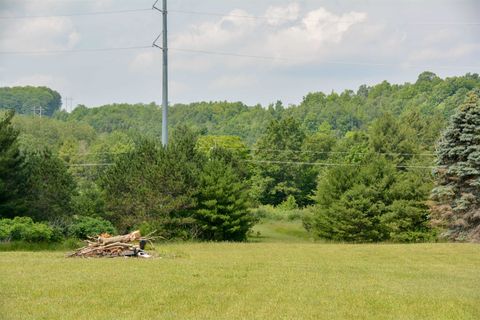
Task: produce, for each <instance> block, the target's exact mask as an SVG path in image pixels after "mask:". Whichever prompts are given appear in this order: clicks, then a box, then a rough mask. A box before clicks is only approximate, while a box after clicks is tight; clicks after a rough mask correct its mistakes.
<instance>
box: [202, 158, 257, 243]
mask: <svg viewBox="0 0 480 320" xmlns="http://www.w3.org/2000/svg"><path fill="white" fill-rule="evenodd" d="M197 197H198V205H197V208H196V210H195V214H194V217H195V219H196V221H197V224H198V226H199V229H200V230H199V237H200V238H201V239H205V240H215V241H222V240H227V241H232V240H233V241H243V240H245V239H246V235H247V232H248V230H249V229H250V228H251V226H252V222H253V220H252V217H251V216H250V213H249V210H248V204H249V203H248V192H247V185H246V184H245V182H243V181H242V179H241V178H240V176H239V175H238V174H236V173H235V171H234V168H233V167H232V166H231V165H230V164H229V163H226V162H225V161H224V160H222V159H221V158H216V159H215V158H213V159H210V160H209V161H207V162H206V163H205V165H204V166H203V168H202V173H201V175H200V182H199V194H198V196H197Z"/></svg>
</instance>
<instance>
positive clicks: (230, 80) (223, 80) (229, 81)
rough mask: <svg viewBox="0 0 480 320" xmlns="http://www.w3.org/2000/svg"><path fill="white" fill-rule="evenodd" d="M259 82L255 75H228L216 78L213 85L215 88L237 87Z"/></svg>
mask: <svg viewBox="0 0 480 320" xmlns="http://www.w3.org/2000/svg"><path fill="white" fill-rule="evenodd" d="M256 84H257V81H256V78H255V77H254V76H247V75H227V76H222V77H219V78H217V79H215V80H214V81H213V82H212V83H211V87H213V88H215V89H237V88H245V87H251V86H254V85H256Z"/></svg>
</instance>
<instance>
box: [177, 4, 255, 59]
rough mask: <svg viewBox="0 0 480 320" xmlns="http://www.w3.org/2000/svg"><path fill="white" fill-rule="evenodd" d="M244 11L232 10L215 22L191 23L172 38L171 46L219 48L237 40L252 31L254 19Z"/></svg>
mask: <svg viewBox="0 0 480 320" xmlns="http://www.w3.org/2000/svg"><path fill="white" fill-rule="evenodd" d="M249 16H251V15H249V14H248V13H247V12H246V11H243V10H239V9H236V10H233V11H231V12H230V13H229V15H228V16H225V17H223V18H221V19H220V20H218V21H216V22H204V23H201V24H198V25H192V26H191V28H190V30H189V31H188V32H184V33H181V34H179V35H177V36H176V37H174V38H173V41H172V44H171V46H172V48H192V49H201V48H203V49H204V48H219V47H223V46H227V45H231V44H234V43H236V42H238V41H239V40H240V39H241V38H242V37H245V36H246V35H249V34H250V33H251V32H253V31H254V27H255V26H256V21H255V20H254V19H248V18H245V17H249Z"/></svg>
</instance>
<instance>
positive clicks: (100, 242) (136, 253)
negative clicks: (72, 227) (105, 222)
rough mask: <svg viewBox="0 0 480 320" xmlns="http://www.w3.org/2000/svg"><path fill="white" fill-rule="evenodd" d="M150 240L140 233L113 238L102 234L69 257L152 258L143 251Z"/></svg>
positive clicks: (135, 232) (88, 241)
mask: <svg viewBox="0 0 480 320" xmlns="http://www.w3.org/2000/svg"><path fill="white" fill-rule="evenodd" d="M147 241H149V240H148V238H142V236H141V234H140V231H138V230H137V231H134V232H132V233H129V234H126V235H122V236H115V237H112V236H110V235H109V234H101V235H99V236H98V237H95V238H90V239H89V240H86V242H87V245H86V246H85V247H82V248H79V249H77V250H75V251H74V252H72V253H70V254H69V255H68V257H83V258H100V257H106V258H114V257H139V258H150V257H151V256H150V255H149V254H148V253H146V252H145V251H144V250H143V249H144V248H145V244H146V243H147Z"/></svg>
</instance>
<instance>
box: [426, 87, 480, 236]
mask: <svg viewBox="0 0 480 320" xmlns="http://www.w3.org/2000/svg"><path fill="white" fill-rule="evenodd" d="M479 96H480V91H479V90H475V91H472V92H470V93H469V94H468V97H467V99H466V101H465V102H464V104H463V105H461V106H460V108H459V109H458V111H457V113H456V114H455V115H454V116H453V117H452V119H451V122H450V125H449V127H448V128H447V129H446V131H445V132H444V134H443V137H442V139H441V140H440V143H439V145H438V165H439V167H438V169H437V172H436V178H437V187H436V188H434V189H433V192H432V198H433V200H434V201H435V203H434V206H433V207H432V211H433V214H434V216H435V218H436V220H435V222H436V223H437V224H440V225H441V226H444V227H445V228H446V230H447V231H446V232H445V234H444V235H445V236H446V237H448V238H450V239H452V240H458V241H465V240H467V241H480V201H479V199H480V98H479Z"/></svg>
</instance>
